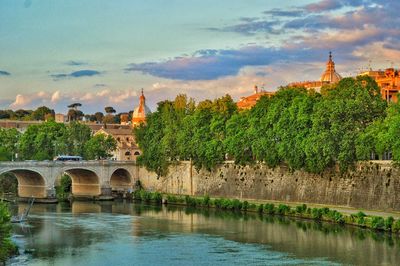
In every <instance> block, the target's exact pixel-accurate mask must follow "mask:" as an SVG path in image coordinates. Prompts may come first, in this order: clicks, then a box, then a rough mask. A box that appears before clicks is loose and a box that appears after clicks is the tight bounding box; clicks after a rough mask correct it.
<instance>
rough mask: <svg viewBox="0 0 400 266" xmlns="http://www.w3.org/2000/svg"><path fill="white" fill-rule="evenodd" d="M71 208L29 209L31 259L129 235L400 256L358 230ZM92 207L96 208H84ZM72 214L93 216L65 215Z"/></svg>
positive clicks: (266, 219)
mask: <svg viewBox="0 0 400 266" xmlns="http://www.w3.org/2000/svg"><path fill="white" fill-rule="evenodd" d="M74 204H77V206H78V205H79V206H81V207H79V208H71V205H69V204H59V205H53V207H50V206H48V207H45V206H35V207H36V210H35V211H33V213H34V214H35V215H34V217H33V218H32V220H31V221H30V224H31V225H32V226H33V227H31V228H30V233H31V234H32V236H31V237H29V236H27V237H29V238H30V239H31V241H32V243H28V247H27V248H35V251H34V253H33V256H34V257H41V258H52V257H55V256H69V255H70V256H71V255H80V254H82V252H86V251H87V250H88V248H89V249H90V246H91V245H94V244H97V243H100V242H104V243H107V242H112V241H113V239H115V235H114V233H116V234H117V235H118V233H121V232H124V233H123V234H125V233H126V232H127V230H130V233H131V234H132V235H133V236H136V237H135V238H134V241H142V240H145V241H151V240H152V239H160V238H168V237H171V234H172V235H175V234H182V233H183V234H205V235H211V236H216V237H223V238H224V239H227V240H233V241H236V242H242V243H256V244H265V245H267V246H270V247H272V249H274V250H275V251H279V252H285V253H289V254H294V255H295V256H296V257H298V258H315V257H321V256H323V257H326V258H328V259H330V258H335V261H339V262H342V263H345V264H373V263H381V262H393V261H396V260H400V252H396V249H399V250H400V240H399V238H398V237H396V236H392V235H390V234H387V233H380V232H375V231H371V230H366V229H362V228H358V227H352V226H341V225H338V224H332V223H324V222H321V223H317V222H314V221H311V220H302V219H295V218H290V217H282V216H270V215H259V214H258V213H250V212H249V213H241V212H230V211H220V210H215V209H211V208H210V209H208V208H198V209H196V208H185V207H182V206H173V205H168V206H151V205H145V204H136V203H134V204H131V203H127V202H104V203H103V202H102V203H92V202H80V203H74ZM86 205H87V206H88V207H85V206H86ZM92 205H94V206H96V208H93V207H90V206H92ZM73 209H80V210H84V209H86V210H88V211H90V210H97V211H96V213H71V212H72V210H73ZM110 213H112V214H110ZM113 214H128V215H132V216H133V217H132V216H124V217H129V222H127V221H126V220H124V219H122V220H118V219H121V218H118V216H115V215H113ZM135 216H136V217H135ZM137 216H140V218H139V217H137ZM111 229H112V230H111ZM17 233H18V232H17ZM20 233H21V234H23V235H27V234H26V232H20ZM44 239H46V240H44ZM85 250H86V251H85ZM371 250H373V251H374V252H373V253H372V255H365V254H366V253H367V254H370V253H371V252H370V251H371ZM83 255H84V254H83ZM389 264H390V263H389Z"/></svg>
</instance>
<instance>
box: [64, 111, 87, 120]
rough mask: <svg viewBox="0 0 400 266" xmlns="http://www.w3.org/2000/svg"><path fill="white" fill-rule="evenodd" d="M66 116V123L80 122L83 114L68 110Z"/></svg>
mask: <svg viewBox="0 0 400 266" xmlns="http://www.w3.org/2000/svg"><path fill="white" fill-rule="evenodd" d="M67 116H68V121H77V120H81V119H82V117H83V116H84V114H83V112H82V111H80V110H76V109H69V110H68V114H67Z"/></svg>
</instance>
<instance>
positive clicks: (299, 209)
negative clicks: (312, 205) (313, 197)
mask: <svg viewBox="0 0 400 266" xmlns="http://www.w3.org/2000/svg"><path fill="white" fill-rule="evenodd" d="M306 210H307V205H305V204H302V205H299V206H296V212H297V213H299V214H302V213H305V212H306Z"/></svg>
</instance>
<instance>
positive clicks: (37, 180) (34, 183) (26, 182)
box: [3, 169, 47, 199]
mask: <svg viewBox="0 0 400 266" xmlns="http://www.w3.org/2000/svg"><path fill="white" fill-rule="evenodd" d="M9 173H11V174H13V175H14V176H15V177H16V178H17V181H18V197H21V198H29V197H34V198H38V199H43V198H46V196H47V195H46V181H45V180H44V178H43V176H42V175H41V174H39V173H38V172H35V171H32V170H26V169H17V170H11V171H8V172H5V173H3V174H9Z"/></svg>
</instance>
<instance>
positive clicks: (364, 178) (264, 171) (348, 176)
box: [139, 161, 400, 211]
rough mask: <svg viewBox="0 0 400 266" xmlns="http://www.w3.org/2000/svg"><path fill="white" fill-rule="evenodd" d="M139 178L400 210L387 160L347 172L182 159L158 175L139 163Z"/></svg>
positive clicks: (249, 195) (203, 189)
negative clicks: (207, 166) (209, 166)
mask: <svg viewBox="0 0 400 266" xmlns="http://www.w3.org/2000/svg"><path fill="white" fill-rule="evenodd" d="M191 175H192V179H191V178H190V176H191ZM139 178H140V180H141V181H142V184H143V185H144V187H146V188H150V189H152V190H158V191H161V192H165V193H174V194H192V195H205V194H208V195H210V196H211V197H227V198H243V199H256V200H257V199H259V200H277V201H288V202H305V203H318V204H329V205H339V206H349V207H356V208H363V209H373V210H386V211H389V210H394V211H400V169H397V168H395V167H393V166H391V164H390V162H388V161H380V162H378V161H374V162H365V163H360V164H358V165H357V167H356V169H355V170H354V171H349V172H347V173H345V174H340V173H339V172H338V171H337V170H334V169H331V170H329V171H326V172H324V173H323V174H321V175H316V174H310V173H306V172H304V171H294V172H291V171H290V170H289V169H288V168H287V167H285V166H280V167H276V168H275V169H271V168H268V167H266V166H265V165H262V164H256V165H254V166H238V165H235V164H233V163H230V162H227V163H225V164H223V165H221V166H219V167H217V168H216V169H215V170H214V171H212V172H208V171H206V170H201V171H200V172H196V170H195V169H194V168H193V169H192V171H191V167H190V163H189V162H181V163H179V164H178V165H175V166H172V167H171V169H170V170H169V174H168V175H167V176H166V177H159V178H158V179H157V177H156V175H155V174H153V173H149V172H146V171H145V170H144V169H140V172H139Z"/></svg>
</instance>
